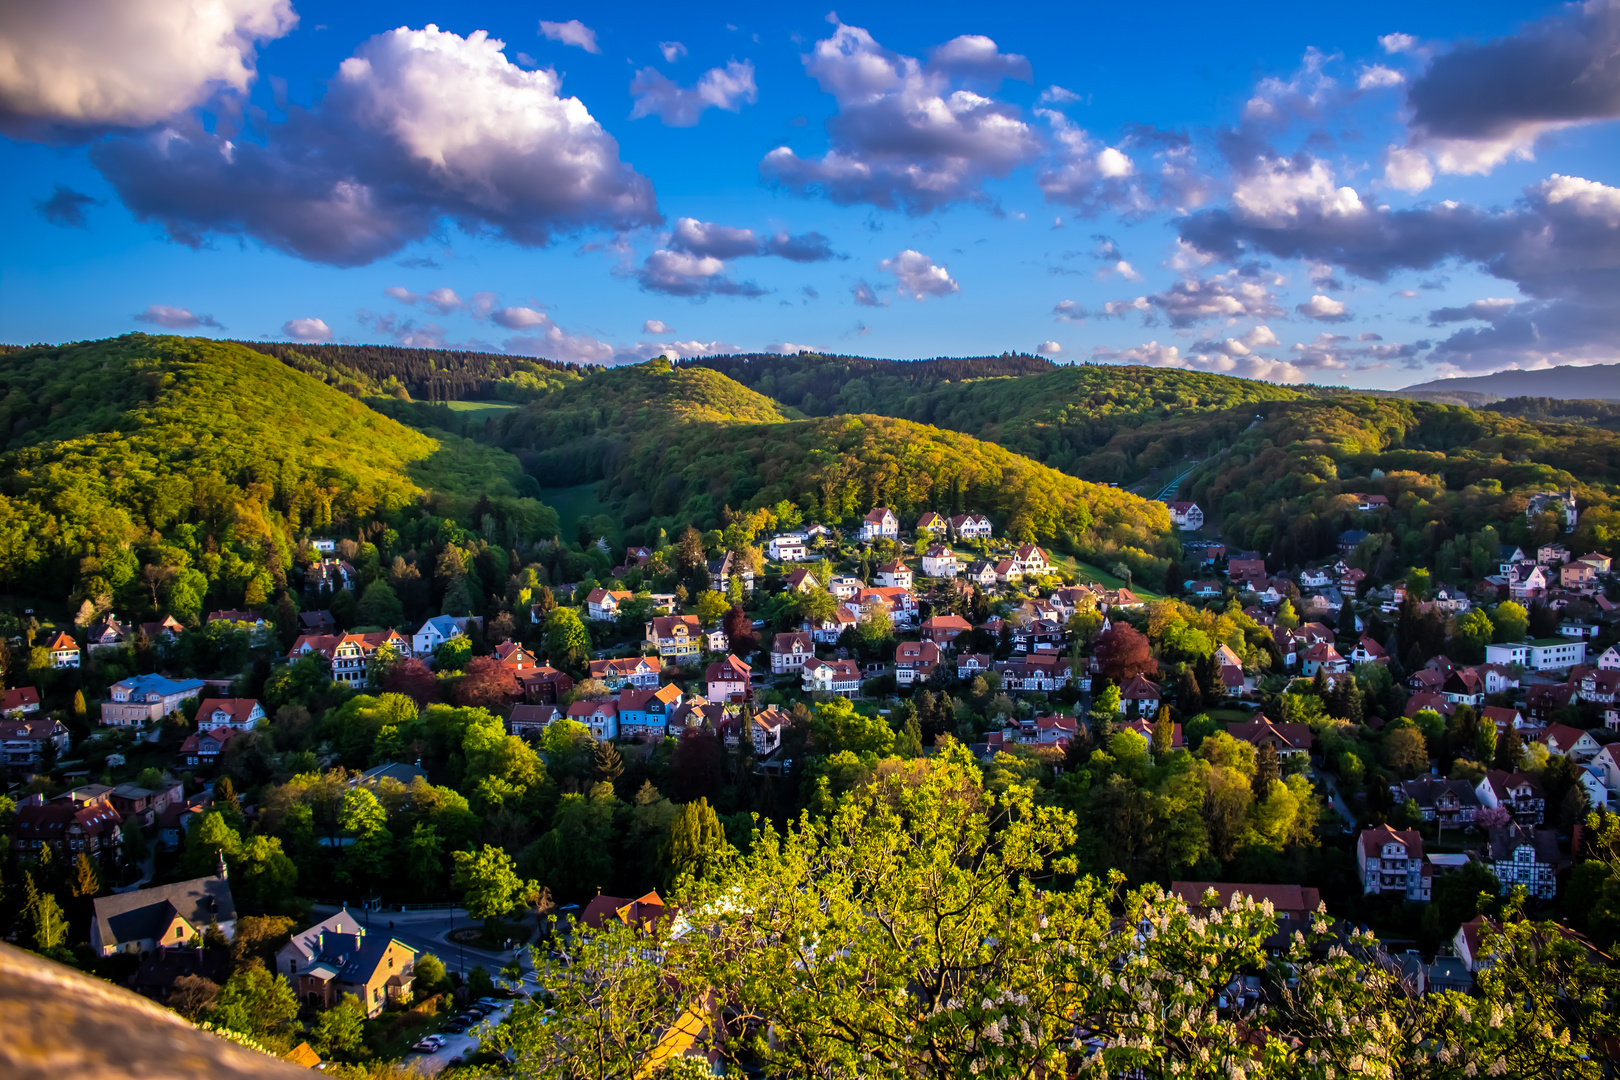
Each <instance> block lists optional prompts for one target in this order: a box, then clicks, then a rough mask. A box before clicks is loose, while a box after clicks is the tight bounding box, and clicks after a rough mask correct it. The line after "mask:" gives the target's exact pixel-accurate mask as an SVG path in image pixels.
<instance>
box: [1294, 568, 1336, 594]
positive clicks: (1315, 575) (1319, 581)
mask: <svg viewBox="0 0 1620 1080" xmlns="http://www.w3.org/2000/svg"><path fill="white" fill-rule="evenodd" d="M1332 583H1333V576H1332V574H1331V573H1330V572H1329V571H1328V570H1327V569H1326V568H1324V567H1311V566H1307V567H1306V568H1305V569H1303V570H1301V571H1300V572H1299V587H1300V588H1301V589H1325V588H1327V587H1328V586H1329V585H1331V584H1332Z"/></svg>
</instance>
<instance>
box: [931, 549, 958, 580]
mask: <svg viewBox="0 0 1620 1080" xmlns="http://www.w3.org/2000/svg"><path fill="white" fill-rule="evenodd" d="M961 565H962V564H961V563H959V562H957V561H956V552H954V551H952V550H951V549H950V548H948V547H946V546H945V545H944V544H935V545H934V546H933V547H931V548H929V549H928V550H927V551H925V552H924V553H923V557H922V571H923V576H924V577H933V578H953V577H955V576H956V572H957V570H959V569H960V568H961Z"/></svg>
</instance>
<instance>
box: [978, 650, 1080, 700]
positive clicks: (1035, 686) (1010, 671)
mask: <svg viewBox="0 0 1620 1080" xmlns="http://www.w3.org/2000/svg"><path fill="white" fill-rule="evenodd" d="M994 670H995V671H996V672H998V673H999V674H1000V675H1001V688H1002V689H1003V690H1005V691H1006V692H1007V693H1009V694H1021V693H1022V694H1030V693H1041V694H1050V693H1051V692H1052V691H1054V690H1061V689H1062V688H1063V687H1065V686H1067V685H1069V680H1070V679H1071V678H1072V677H1073V674H1074V673H1073V671H1072V670H1071V669H1070V666H1069V658H1068V657H1066V656H1062V655H1060V654H1058V653H1049V652H1047V653H1030V654H1028V655H1026V656H1021V657H1015V658H1013V659H1011V660H998V661H996V663H995V666H994Z"/></svg>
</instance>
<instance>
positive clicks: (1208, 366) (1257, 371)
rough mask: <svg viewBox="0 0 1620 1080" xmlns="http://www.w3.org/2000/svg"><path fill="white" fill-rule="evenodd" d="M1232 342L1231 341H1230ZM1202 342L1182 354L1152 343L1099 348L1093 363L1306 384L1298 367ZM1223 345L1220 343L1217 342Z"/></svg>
mask: <svg viewBox="0 0 1620 1080" xmlns="http://www.w3.org/2000/svg"><path fill="white" fill-rule="evenodd" d="M1228 340H1231V339H1228ZM1207 344H1210V343H1208V342H1200V343H1199V344H1198V345H1195V346H1194V347H1193V351H1191V352H1189V353H1187V354H1186V355H1183V354H1182V352H1181V350H1180V349H1179V348H1178V347H1177V346H1174V345H1160V344H1159V343H1158V342H1157V341H1150V342H1148V343H1147V344H1146V345H1136V346H1132V347H1130V348H1127V349H1110V348H1107V347H1105V346H1102V345H1098V346H1096V347H1094V348H1093V349H1092V352H1091V358H1092V359H1093V360H1094V361H1097V362H1101V363H1109V364H1145V365H1148V366H1149V367H1173V368H1186V369H1188V370H1194V371H1215V372H1219V373H1221V374H1223V375H1236V376H1239V377H1241V378H1245V379H1264V380H1266V381H1267V382H1281V383H1297V382H1304V381H1305V372H1304V370H1303V369H1302V368H1301V367H1299V366H1298V365H1296V364H1292V363H1289V362H1288V361H1285V360H1277V359H1273V358H1272V357H1268V356H1259V355H1252V354H1249V353H1246V352H1236V353H1232V352H1228V351H1226V350H1225V349H1224V348H1221V349H1212V350H1211V351H1208V352H1201V351H1199V348H1200V346H1203V345H1207ZM1217 344H1220V343H1217Z"/></svg>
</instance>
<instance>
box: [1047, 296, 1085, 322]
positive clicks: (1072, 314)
mask: <svg viewBox="0 0 1620 1080" xmlns="http://www.w3.org/2000/svg"><path fill="white" fill-rule="evenodd" d="M1052 317H1053V318H1055V319H1057V321H1058V322H1072V323H1081V322H1085V321H1086V309H1085V308H1084V307H1083V306H1082V305H1081V304H1080V303H1079V301H1076V300H1059V301H1058V302H1057V304H1056V305H1055V306H1054V307H1053V308H1052Z"/></svg>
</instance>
